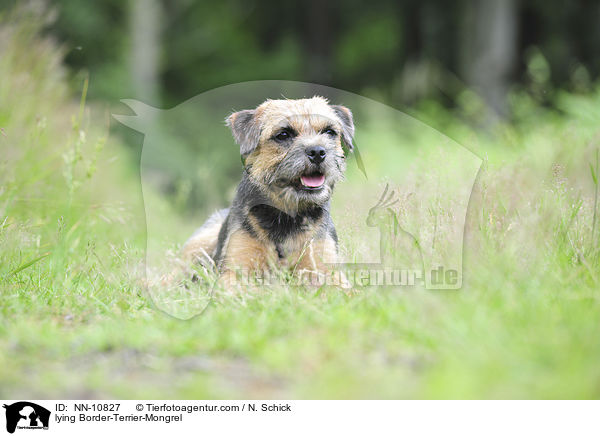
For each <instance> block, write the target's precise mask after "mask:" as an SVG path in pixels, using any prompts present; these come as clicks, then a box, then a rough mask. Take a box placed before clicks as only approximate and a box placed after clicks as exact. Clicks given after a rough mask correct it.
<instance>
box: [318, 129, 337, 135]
mask: <svg viewBox="0 0 600 436" xmlns="http://www.w3.org/2000/svg"><path fill="white" fill-rule="evenodd" d="M321 133H325V134H326V135H329V136H333V137H335V136H337V132H336V131H335V130H333V129H332V128H331V127H328V128H326V129H325V130H323V131H322V132H321Z"/></svg>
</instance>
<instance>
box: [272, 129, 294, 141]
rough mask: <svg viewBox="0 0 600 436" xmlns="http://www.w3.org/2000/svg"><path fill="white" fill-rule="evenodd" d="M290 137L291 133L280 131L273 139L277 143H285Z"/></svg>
mask: <svg viewBox="0 0 600 436" xmlns="http://www.w3.org/2000/svg"><path fill="white" fill-rule="evenodd" d="M291 137H292V132H290V131H288V130H282V131H281V132H279V133H278V134H277V135H275V139H276V140H278V141H287V140H288V139H290V138H291Z"/></svg>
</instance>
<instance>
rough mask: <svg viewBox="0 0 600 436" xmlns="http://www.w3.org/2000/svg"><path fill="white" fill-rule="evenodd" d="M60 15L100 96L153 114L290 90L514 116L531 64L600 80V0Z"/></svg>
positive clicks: (102, 9)
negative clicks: (470, 99) (188, 103)
mask: <svg viewBox="0 0 600 436" xmlns="http://www.w3.org/2000/svg"><path fill="white" fill-rule="evenodd" d="M51 4H52V5H53V6H54V7H55V8H56V9H57V10H58V12H59V14H58V20H57V21H56V22H55V23H54V24H53V25H52V26H51V27H50V28H49V31H50V32H52V33H53V34H55V35H57V36H58V38H60V39H61V40H62V41H64V42H65V43H66V44H67V47H68V49H69V52H68V56H67V62H68V63H69V64H70V65H71V66H72V67H74V69H75V70H76V71H77V70H81V69H86V70H89V71H90V72H91V78H92V80H91V95H92V96H95V97H101V98H108V99H117V98H124V97H139V98H143V99H145V100H146V101H147V102H148V103H151V104H155V105H161V104H162V105H166V106H170V105H173V104H175V103H179V102H181V101H183V100H185V99H187V98H189V97H191V96H193V95H196V94H197V93H199V92H202V91H206V90H209V89H213V88H215V87H219V86H223V85H226V84H230V83H236V82H241V81H247V80H259V79H285V80H300V81H313V82H317V83H321V84H326V85H331V86H334V87H339V88H342V89H346V90H349V91H353V92H357V93H365V92H366V93H369V94H371V95H372V96H374V97H376V98H379V99H381V100H383V101H385V102H386V103H390V104H394V105H406V104H412V103H415V102H417V101H419V100H421V99H424V98H434V99H437V100H439V101H442V102H443V103H444V104H450V105H451V104H454V103H455V101H456V98H457V96H458V94H459V93H460V92H461V91H462V90H464V89H467V88H472V89H473V90H475V91H476V92H477V93H478V94H479V95H480V96H481V97H482V98H483V100H484V101H485V102H486V103H487V105H488V106H489V107H491V108H492V109H493V110H494V111H495V112H496V113H499V114H501V115H507V106H506V95H507V93H508V92H509V91H510V89H511V87H514V86H515V85H516V86H528V84H529V83H530V82H531V71H530V66H529V65H528V62H529V61H530V60H531V57H532V53H535V54H536V56H538V57H539V56H541V57H542V58H543V59H544V61H545V62H547V64H548V66H549V73H550V77H549V78H548V80H549V83H550V84H551V85H553V86H563V87H575V88H582V87H583V88H585V87H586V86H589V83H590V81H591V80H593V79H595V78H596V77H597V75H598V73H599V71H600V57H599V56H597V47H598V46H600V26H598V23H599V22H600V2H597V1H595V0H574V1H569V2H567V1H564V0H547V1H542V0H458V1H455V2H445V1H443V0H423V1H418V0H403V1H392V0H373V1H370V2H368V3H365V2H359V1H358V0H346V1H342V0H329V1H320V0H308V1H305V2H276V1H257V0H255V1H252V0H249V1H248V0H226V1H221V2H198V1H192V0H171V1H166V0H129V2H122V1H118V0H104V1H102V2H91V3H90V2H85V1H83V0H61V1H58V0H55V1H54V2H52V3H51ZM159 35H160V38H159ZM152 77H156V80H154V79H151V78H152ZM153 81H154V82H155V85H152V84H151V82H153ZM153 86H155V87H156V88H157V89H153ZM132 92H134V93H135V94H137V95H132Z"/></svg>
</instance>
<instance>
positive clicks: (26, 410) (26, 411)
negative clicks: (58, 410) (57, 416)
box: [3, 401, 50, 433]
mask: <svg viewBox="0 0 600 436" xmlns="http://www.w3.org/2000/svg"><path fill="white" fill-rule="evenodd" d="M3 407H4V408H5V409H6V431H8V432H9V433H14V432H15V430H16V429H17V428H18V429H29V430H32V429H43V430H47V429H48V424H49V421H50V411H49V410H48V409H46V408H44V407H42V406H40V405H37V404H35V403H30V402H29V401H19V402H17V403H13V404H10V405H7V404H4V406H3Z"/></svg>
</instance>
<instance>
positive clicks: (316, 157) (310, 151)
mask: <svg viewBox="0 0 600 436" xmlns="http://www.w3.org/2000/svg"><path fill="white" fill-rule="evenodd" d="M306 154H307V155H308V159H309V160H310V161H311V162H312V163H316V164H319V163H321V162H323V161H324V160H325V156H326V155H327V152H326V151H325V149H324V148H323V147H321V146H319V145H316V146H313V147H308V148H307V149H306Z"/></svg>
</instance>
